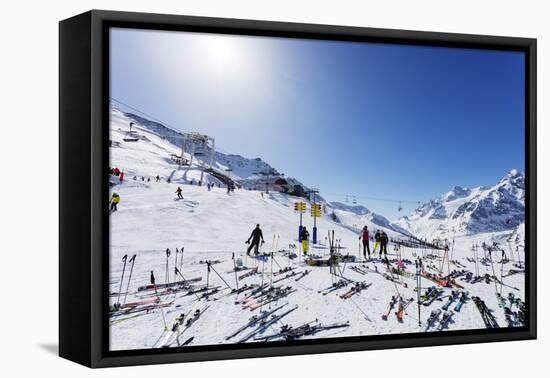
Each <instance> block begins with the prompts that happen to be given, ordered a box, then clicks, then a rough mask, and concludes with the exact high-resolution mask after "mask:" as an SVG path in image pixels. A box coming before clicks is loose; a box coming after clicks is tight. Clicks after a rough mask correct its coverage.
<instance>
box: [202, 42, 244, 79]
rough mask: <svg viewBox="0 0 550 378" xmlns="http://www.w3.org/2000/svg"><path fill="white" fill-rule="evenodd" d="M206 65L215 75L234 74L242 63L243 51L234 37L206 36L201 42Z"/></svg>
mask: <svg viewBox="0 0 550 378" xmlns="http://www.w3.org/2000/svg"><path fill="white" fill-rule="evenodd" d="M201 45H202V50H203V51H204V54H205V60H206V62H205V63H206V64H207V65H208V66H209V68H210V69H211V70H213V71H214V72H215V73H219V74H221V73H224V74H236V73H238V71H239V70H240V69H242V67H241V65H242V63H243V54H244V53H245V51H244V50H245V49H243V48H242V46H241V43H240V42H239V41H238V40H237V39H236V38H235V37H228V36H223V35H211V36H206V37H205V38H204V41H201Z"/></svg>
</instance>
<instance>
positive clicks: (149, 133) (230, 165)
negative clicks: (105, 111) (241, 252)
mask: <svg viewBox="0 0 550 378" xmlns="http://www.w3.org/2000/svg"><path fill="white" fill-rule="evenodd" d="M111 114H112V117H111V118H112V120H113V122H114V123H113V124H114V125H115V128H114V132H115V135H117V134H120V136H123V135H126V134H127V133H128V131H129V124H130V122H134V123H136V125H135V126H134V130H138V132H139V133H140V134H143V135H141V137H142V138H143V139H142V140H140V141H145V142H147V141H148V140H154V141H155V142H156V144H157V146H160V145H162V146H166V145H169V146H170V147H169V148H167V149H166V150H165V151H159V153H160V154H162V153H164V152H167V153H168V152H169V153H170V154H171V153H173V154H176V155H180V154H181V146H182V140H183V139H182V133H180V132H178V131H176V130H173V129H171V128H169V127H166V126H164V125H162V124H160V123H158V122H155V121H151V120H149V119H147V118H144V117H141V116H139V115H136V114H133V113H128V112H123V111H120V110H118V109H116V108H115V107H112V108H111ZM189 131H191V130H189ZM145 138H147V139H145ZM161 141H162V142H161ZM193 143H194V142H193V141H191V140H188V141H187V144H186V146H185V151H191V149H192V148H191V144H193ZM199 147H200V148H201V149H202V148H203V146H199V145H198V144H197V145H196V146H195V149H196V150H199ZM210 151H211V150H210V147H206V148H205V149H203V150H202V156H200V155H197V156H195V158H194V159H195V160H198V163H201V162H202V160H201V159H202V158H203V157H204V160H205V162H206V163H208V157H209V156H210ZM166 157H168V155H167V156H166ZM195 165H196V166H197V167H198V164H195ZM213 168H214V169H215V170H217V171H218V172H220V173H221V174H224V175H227V176H228V177H230V178H231V179H232V180H234V181H235V182H237V183H238V184H239V186H242V187H244V188H247V189H259V188H260V187H262V188H265V186H266V183H269V185H272V186H273V185H275V184H276V183H277V181H278V180H279V181H280V180H283V182H286V185H287V186H288V188H289V191H290V192H292V191H294V190H295V186H299V187H301V189H300V193H302V194H304V193H305V191H307V190H308V188H307V187H306V186H304V185H303V184H302V183H301V182H300V181H298V180H297V179H295V178H291V177H284V176H283V175H281V174H280V173H279V172H278V171H277V170H276V169H275V168H273V167H272V166H270V165H269V164H268V163H266V162H264V161H262V159H261V158H259V157H258V158H252V159H249V158H246V157H243V156H241V155H238V154H225V153H222V152H220V151H216V153H215V156H214V163H213ZM209 178H210V179H211V181H212V182H215V183H218V180H216V179H215V178H213V177H210V176H209ZM185 179H187V178H185ZM190 179H195V180H197V177H195V175H193V176H192V177H190V178H189V180H190ZM205 182H208V178H207V179H206V180H205Z"/></svg>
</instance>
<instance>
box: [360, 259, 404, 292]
mask: <svg viewBox="0 0 550 378" xmlns="http://www.w3.org/2000/svg"><path fill="white" fill-rule="evenodd" d="M387 266H389V264H387ZM359 268H360V269H363V270H366V271H367V272H371V273H376V274H379V275H381V276H382V277H384V278H385V279H387V280H388V281H391V282H393V283H396V284H399V285H401V286H403V287H404V288H408V287H409V285H407V283H406V282H403V281H401V280H400V279H398V278H395V277H393V276H392V275H391V274H388V273H384V272H380V271H379V270H378V268H377V267H376V266H375V267H374V268H375V269H374V270H373V269H371V268H369V267H368V266H362V267H359Z"/></svg>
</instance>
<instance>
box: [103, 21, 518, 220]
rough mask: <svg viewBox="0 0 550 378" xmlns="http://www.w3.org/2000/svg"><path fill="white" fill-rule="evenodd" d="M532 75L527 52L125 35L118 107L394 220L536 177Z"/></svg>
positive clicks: (117, 68)
mask: <svg viewBox="0 0 550 378" xmlns="http://www.w3.org/2000/svg"><path fill="white" fill-rule="evenodd" d="M523 72H524V56H523V54H522V53H519V52H504V51H487V50H473V49H450V48H441V47H421V46H404V45H384V44H373V43H355V42H336V41H315V40H300V39H284V38H261V37H245V36H220V35H215V34H198V33H181V32H157V31H137V30H126V29H114V30H113V31H112V34H111V96H112V97H113V98H116V99H117V100H120V101H123V102H125V103H127V104H130V105H132V106H133V107H136V108H138V109H140V110H141V111H143V112H146V113H148V114H151V115H153V116H155V117H156V118H158V119H160V120H162V121H164V122H166V123H168V124H169V125H171V126H173V127H175V128H177V129H178V130H181V131H198V132H202V133H206V134H209V135H212V136H214V137H215V138H216V144H217V146H219V147H220V148H221V150H222V151H223V152H230V153H237V154H241V155H243V156H246V157H251V158H254V157H261V158H262V159H263V160H265V161H267V162H268V163H269V164H271V165H272V166H273V167H275V168H276V169H277V170H279V171H280V172H282V173H284V174H285V175H287V176H291V177H296V178H298V179H299V180H301V181H302V182H304V184H306V185H308V186H312V187H318V188H319V189H320V190H321V194H322V195H323V196H324V197H325V198H326V199H328V200H335V201H341V202H343V201H344V200H345V196H346V195H349V198H350V200H351V198H352V197H353V196H356V199H357V201H358V203H359V204H362V205H364V206H366V207H368V208H370V209H371V210H373V211H376V212H378V213H381V214H383V215H385V216H386V217H388V218H389V219H395V218H397V217H398V216H400V215H403V214H405V213H410V212H411V211H412V210H413V209H414V207H415V203H416V202H417V201H422V202H423V201H426V200H428V199H430V198H434V197H438V196H440V195H441V194H442V193H444V192H446V191H448V190H449V189H450V188H451V187H453V186H455V185H461V186H467V187H472V186H479V185H491V184H494V183H496V182H497V181H498V180H499V179H500V178H501V177H502V176H504V175H505V174H506V173H507V172H508V171H509V170H511V169H513V168H515V169H518V170H520V171H522V172H523V171H524V108H523V104H524V77H523ZM380 199H391V200H395V201H398V200H400V201H403V207H404V210H403V212H402V213H398V212H397V203H396V202H392V201H385V200H380Z"/></svg>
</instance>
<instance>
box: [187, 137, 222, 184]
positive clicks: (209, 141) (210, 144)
mask: <svg viewBox="0 0 550 378" xmlns="http://www.w3.org/2000/svg"><path fill="white" fill-rule="evenodd" d="M188 141H190V142H191V151H190V152H189V155H190V158H189V165H188V166H187V169H186V170H185V173H184V175H185V176H186V175H187V172H188V171H189V169H190V168H191V165H192V164H193V157H194V156H195V148H196V146H197V145H200V146H202V149H203V151H206V149H207V148H210V158H209V161H208V168H209V169H212V164H214V156H215V154H216V141H215V139H214V138H213V137H211V136H208V135H205V134H200V133H196V132H192V133H184V134H183V136H182V141H181V158H182V159H181V162H180V168H181V166H182V165H183V160H184V154H185V145H186V144H187V142H188ZM205 168H206V165H205V161H204V159H203V160H201V179H200V183H201V184H202V182H203V179H204V170H205Z"/></svg>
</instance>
